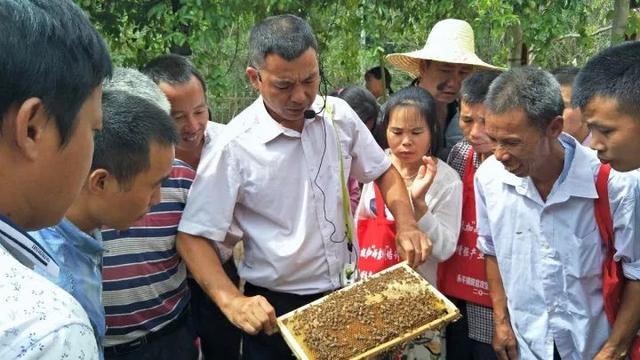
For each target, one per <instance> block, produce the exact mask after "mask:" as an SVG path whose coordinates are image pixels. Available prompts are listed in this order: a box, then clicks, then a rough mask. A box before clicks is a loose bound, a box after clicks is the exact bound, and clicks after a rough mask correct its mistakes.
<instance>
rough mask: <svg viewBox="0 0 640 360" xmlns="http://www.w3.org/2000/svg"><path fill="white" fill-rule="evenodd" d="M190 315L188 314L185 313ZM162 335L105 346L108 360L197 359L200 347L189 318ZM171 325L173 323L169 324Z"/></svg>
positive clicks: (105, 356)
mask: <svg viewBox="0 0 640 360" xmlns="http://www.w3.org/2000/svg"><path fill="white" fill-rule="evenodd" d="M184 316H185V317H188V315H184ZM176 321H179V322H180V323H179V325H177V326H175V327H172V328H171V330H170V331H164V332H163V331H162V329H161V330H160V332H162V334H161V335H156V336H153V335H148V336H146V337H143V338H141V339H139V340H138V341H134V342H132V343H129V344H124V345H117V346H115V347H110V348H105V352H104V358H105V359H106V360H195V359H197V358H198V348H197V347H196V345H195V342H194V336H193V331H192V330H191V327H190V326H189V321H188V319H186V320H176ZM167 326H171V325H167Z"/></svg>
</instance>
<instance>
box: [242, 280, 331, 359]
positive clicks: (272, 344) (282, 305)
mask: <svg viewBox="0 0 640 360" xmlns="http://www.w3.org/2000/svg"><path fill="white" fill-rule="evenodd" d="M244 294H245V295H246V296H255V295H262V296H264V297H265V298H266V299H267V301H269V303H270V304H271V306H273V308H274V309H275V310H276V316H280V315H284V314H286V313H288V312H290V311H293V310H295V309H297V308H299V307H301V306H303V305H306V304H308V303H310V302H312V301H314V300H317V299H319V298H321V297H322V296H324V295H325V294H314V295H294V294H286V293H281V292H275V291H271V290H268V289H265V288H261V287H258V286H254V285H251V284H249V283H247V284H246V285H245V288H244ZM242 358H243V359H244V360H281V359H295V358H294V356H293V354H292V352H291V350H290V349H289V346H287V344H286V343H285V341H284V339H283V338H282V335H280V334H279V333H278V334H274V335H272V336H269V335H266V334H265V333H264V332H260V333H259V334H257V335H249V334H247V333H243V334H242Z"/></svg>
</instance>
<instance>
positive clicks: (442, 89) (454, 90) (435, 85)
mask: <svg viewBox="0 0 640 360" xmlns="http://www.w3.org/2000/svg"><path fill="white" fill-rule="evenodd" d="M472 71H473V66H471V65H462V64H452V63H444V62H439V61H424V60H423V61H422V63H421V65H420V87H422V88H424V89H425V90H427V91H428V92H429V93H430V94H431V96H433V97H434V98H435V99H436V101H438V102H441V103H445V104H449V103H452V102H454V101H455V100H456V99H457V98H458V95H460V87H461V86H462V81H463V80H464V79H465V78H466V77H467V76H468V75H469V74H471V72H472Z"/></svg>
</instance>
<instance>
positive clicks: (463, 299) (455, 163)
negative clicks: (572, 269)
mask: <svg viewBox="0 0 640 360" xmlns="http://www.w3.org/2000/svg"><path fill="white" fill-rule="evenodd" d="M499 75H500V72H498V71H478V72H475V73H473V74H471V75H469V76H468V77H467V78H466V79H465V80H464V81H463V82H462V88H461V89H460V118H459V122H458V123H459V125H460V130H462V134H463V135H464V139H463V140H462V141H460V142H458V143H457V144H456V145H454V146H453V149H451V152H450V153H449V158H448V159H447V163H449V165H451V167H452V168H454V169H455V170H456V171H457V172H458V175H460V179H462V186H463V190H462V192H463V193H462V228H461V229H460V237H459V239H458V247H457V248H458V250H457V251H456V252H455V253H454V254H453V255H452V256H451V257H450V258H449V260H447V261H446V262H444V263H441V264H439V268H438V275H439V276H438V289H439V290H440V291H442V293H444V294H445V295H447V296H449V298H450V299H452V300H453V301H454V302H455V303H456V306H458V308H460V311H461V313H462V319H460V320H459V321H456V322H454V323H452V324H449V325H448V326H447V341H446V345H447V356H449V357H450V358H452V359H461V360H466V359H478V360H490V359H495V357H496V355H495V352H494V351H493V348H492V347H491V343H492V340H493V316H492V314H493V312H492V310H491V299H489V295H488V291H487V290H488V289H487V287H486V286H487V277H486V276H485V271H484V257H483V256H482V254H481V253H480V252H478V251H477V249H476V245H477V232H476V216H475V215H476V214H475V198H474V191H473V177H474V174H475V171H476V170H477V169H478V167H479V166H480V164H481V163H482V162H483V161H484V160H486V159H487V158H488V157H490V156H491V155H492V154H493V149H494V147H495V144H494V143H493V142H492V141H491V139H490V138H489V136H488V135H487V130H486V128H485V117H486V114H487V107H486V105H485V104H484V101H485V99H486V97H487V92H488V91H489V86H490V85H491V83H492V82H493V80H495V78H497V77H498V76H499ZM465 248H467V249H471V250H469V251H465V250H464V249H465ZM463 276H464V277H463ZM465 278H471V279H474V281H470V282H466V283H465V282H462V281H458V279H465Z"/></svg>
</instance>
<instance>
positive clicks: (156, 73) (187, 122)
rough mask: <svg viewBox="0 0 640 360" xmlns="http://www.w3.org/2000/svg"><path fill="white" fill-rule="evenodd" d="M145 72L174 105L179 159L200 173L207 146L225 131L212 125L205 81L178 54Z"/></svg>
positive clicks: (154, 62) (152, 64)
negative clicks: (204, 148) (201, 159)
mask: <svg viewBox="0 0 640 360" xmlns="http://www.w3.org/2000/svg"><path fill="white" fill-rule="evenodd" d="M142 72H143V73H144V74H145V75H147V76H148V77H150V78H151V80H153V81H154V82H155V83H156V84H158V86H159V87H160V90H162V92H163V93H164V94H165V95H166V96H167V99H168V100H169V102H170V103H171V116H172V117H173V119H174V120H175V122H176V125H177V127H178V132H179V133H180V143H179V144H178V146H177V147H176V157H177V158H178V159H180V160H182V161H184V162H186V163H187V164H189V165H191V167H192V168H193V169H196V168H197V167H198V163H199V162H200V157H201V156H202V149H203V147H204V145H205V143H207V142H209V141H211V140H212V139H213V138H215V137H216V136H217V134H218V133H220V131H222V128H223V125H222V124H218V123H215V122H213V121H210V120H211V114H210V111H209V105H208V101H207V84H206V82H205V81H204V77H203V76H202V74H201V73H200V71H199V70H198V69H197V68H196V67H195V65H193V63H191V61H189V59H187V58H186V57H184V56H181V55H177V54H166V55H161V56H158V57H156V58H155V59H153V60H151V61H149V63H148V64H146V65H145V66H144V68H143V69H142Z"/></svg>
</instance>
